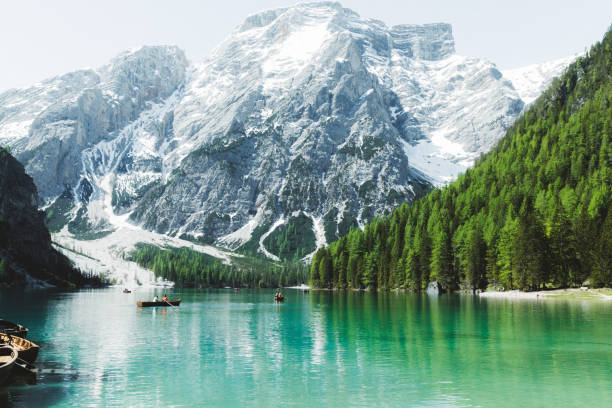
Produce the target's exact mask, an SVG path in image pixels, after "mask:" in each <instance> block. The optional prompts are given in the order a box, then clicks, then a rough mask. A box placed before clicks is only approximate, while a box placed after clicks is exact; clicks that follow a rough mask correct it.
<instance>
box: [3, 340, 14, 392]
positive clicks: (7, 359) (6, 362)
mask: <svg viewBox="0 0 612 408" xmlns="http://www.w3.org/2000/svg"><path fill="white" fill-rule="evenodd" d="M17 355H18V353H17V350H15V349H14V348H13V347H9V346H2V347H0V385H2V384H4V383H5V382H6V380H7V379H8V378H9V376H10V375H11V372H12V371H13V368H14V366H15V361H17Z"/></svg>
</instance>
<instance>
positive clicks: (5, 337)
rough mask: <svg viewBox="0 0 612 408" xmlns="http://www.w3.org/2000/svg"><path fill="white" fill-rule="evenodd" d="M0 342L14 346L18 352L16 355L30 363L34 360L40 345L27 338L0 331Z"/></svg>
mask: <svg viewBox="0 0 612 408" xmlns="http://www.w3.org/2000/svg"><path fill="white" fill-rule="evenodd" d="M0 344H6V345H8V346H11V347H13V348H15V349H16V350H17V353H18V354H19V356H18V357H19V358H20V359H22V360H24V361H26V362H28V363H30V364H32V363H33V362H34V361H36V357H38V351H39V350H40V346H38V345H37V344H34V343H32V342H31V341H29V340H26V339H22V338H21V337H16V336H11V335H9V334H4V333H0Z"/></svg>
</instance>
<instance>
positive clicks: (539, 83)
mask: <svg viewBox="0 0 612 408" xmlns="http://www.w3.org/2000/svg"><path fill="white" fill-rule="evenodd" d="M581 55H582V54H576V55H572V56H570V57H565V58H559V59H557V60H553V61H546V62H543V63H540V64H531V65H527V66H525V67H520V68H515V69H508V70H504V71H502V72H503V74H504V77H505V78H507V79H508V80H509V81H510V82H512V85H513V86H514V89H516V91H517V92H518V94H519V96H520V97H521V99H522V100H523V101H524V102H525V104H526V105H531V104H532V103H533V102H534V101H535V100H536V99H537V97H538V96H540V95H541V94H542V92H544V90H545V89H546V88H548V87H549V86H550V84H551V83H552V80H553V79H554V78H555V77H558V76H559V75H561V74H562V73H563V71H564V70H565V68H567V66H568V65H570V64H571V63H572V62H574V61H575V60H576V59H577V58H578V57H580V56H581Z"/></svg>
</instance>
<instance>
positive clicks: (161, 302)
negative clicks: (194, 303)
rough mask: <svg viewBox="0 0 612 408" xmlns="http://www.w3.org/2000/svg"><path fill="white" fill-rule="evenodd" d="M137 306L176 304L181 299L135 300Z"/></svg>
mask: <svg viewBox="0 0 612 408" xmlns="http://www.w3.org/2000/svg"><path fill="white" fill-rule="evenodd" d="M136 304H137V305H138V307H155V306H178V305H180V304H181V299H175V300H168V301H167V302H164V301H163V300H162V301H159V302H146V301H142V302H137V303H136Z"/></svg>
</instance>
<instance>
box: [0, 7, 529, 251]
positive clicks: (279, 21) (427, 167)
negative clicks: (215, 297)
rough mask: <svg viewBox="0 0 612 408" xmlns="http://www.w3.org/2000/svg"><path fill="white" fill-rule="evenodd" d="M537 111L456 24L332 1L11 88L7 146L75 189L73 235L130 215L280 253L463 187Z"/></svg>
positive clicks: (0, 130)
mask: <svg viewBox="0 0 612 408" xmlns="http://www.w3.org/2000/svg"><path fill="white" fill-rule="evenodd" d="M523 105H524V103H523V101H522V100H521V99H520V97H519V95H518V94H517V92H516V90H515V89H514V88H513V86H512V83H511V82H510V81H508V80H507V79H506V78H505V77H504V76H503V75H502V74H501V72H500V71H498V70H497V69H496V67H495V65H494V64H492V63H490V62H488V61H485V60H481V59H478V58H470V57H463V56H459V55H456V54H455V49H454V40H453V36H452V29H451V27H450V25H448V24H428V25H401V26H396V27H387V26H385V25H384V24H383V23H382V22H380V21H376V20H369V19H363V18H361V17H360V16H359V15H357V14H356V13H355V12H353V11H351V10H348V9H345V8H343V7H342V6H340V5H339V4H338V3H327V2H325V3H313V4H300V5H297V6H295V7H291V8H285V9H278V10H273V11H267V12H264V13H260V14H256V15H253V16H251V17H249V18H247V19H246V21H245V22H244V23H243V24H242V25H241V26H239V27H237V28H236V30H234V32H233V33H232V34H231V35H230V36H229V37H228V38H227V39H226V40H225V41H224V42H223V43H221V44H220V45H219V46H218V47H217V48H216V49H215V50H214V51H213V52H212V53H211V55H210V57H209V58H207V59H206V60H205V61H203V62H201V63H196V64H191V65H189V64H188V63H187V62H186V60H185V57H184V55H183V53H182V52H181V51H180V50H179V49H177V48H175V47H144V48H142V49H140V50H136V51H132V52H128V53H125V54H123V55H121V56H119V57H117V58H116V59H115V60H113V61H112V62H111V63H110V64H108V65H107V66H105V67H102V68H100V69H98V70H84V71H78V72H75V73H72V74H68V75H64V76H61V77H58V78H53V79H51V80H48V81H45V82H42V83H40V84H37V85H35V86H34V87H32V88H29V89H25V90H12V91H8V92H5V93H4V94H0V143H5V144H8V145H10V146H11V148H12V149H13V151H14V152H15V153H16V155H17V157H18V158H19V159H20V160H21V161H22V162H23V163H24V164H25V166H26V170H27V171H28V172H29V173H30V174H31V175H32V176H33V178H34V180H35V182H36V184H37V186H38V187H39V190H40V191H41V194H42V195H43V197H44V198H45V200H47V202H51V201H53V200H54V199H55V198H56V197H58V196H59V195H60V194H62V193H63V195H62V203H63V204H62V205H61V206H57V205H56V206H55V207H53V208H54V209H55V210H58V209H61V211H63V213H64V214H63V217H64V218H62V219H65V220H66V221H68V220H71V222H70V224H69V229H70V231H71V232H74V233H77V234H81V233H83V231H98V232H100V233H102V234H103V233H106V232H108V231H111V230H113V229H114V228H116V227H117V226H118V225H126V224H130V223H131V224H136V225H139V226H141V227H143V228H146V229H149V230H153V231H157V232H159V233H163V234H168V235H172V236H176V237H185V238H189V239H196V240H200V241H204V242H209V243H210V242H216V243H218V244H223V245H227V246H230V247H232V248H236V247H239V246H240V245H243V244H244V243H246V242H247V241H249V240H250V241H251V246H253V244H255V247H259V249H260V250H261V251H262V252H264V253H267V254H269V255H270V256H273V255H274V254H271V253H269V252H268V251H267V249H266V247H265V245H264V241H266V242H269V241H270V238H269V236H270V235H271V234H272V235H273V234H274V233H275V229H276V228H278V227H280V226H281V225H283V224H285V226H291V225H294V226H295V225H298V224H299V225H301V226H303V225H310V227H308V228H312V230H313V231H312V232H314V234H312V233H311V234H309V236H314V237H315V240H316V243H317V244H318V245H321V244H323V243H325V242H326V241H327V242H329V241H331V240H333V239H335V238H336V237H338V236H339V235H342V234H345V233H346V232H347V231H348V229H349V228H350V227H352V226H356V225H360V224H363V223H364V222H366V221H368V220H370V219H371V218H372V217H373V216H377V215H382V214H384V213H387V212H389V211H390V210H391V209H392V208H394V207H395V206H396V205H397V204H398V203H400V202H402V201H405V200H412V199H414V198H415V197H416V196H418V195H419V194H421V193H422V192H423V191H426V190H428V189H429V188H431V186H432V185H438V184H443V183H445V182H446V181H448V180H451V179H452V178H454V177H455V176H456V175H457V173H458V172H460V171H462V170H464V169H465V168H466V167H467V166H468V165H470V164H471V163H472V161H473V160H474V158H475V157H477V156H478V155H479V154H480V153H482V152H485V151H487V150H488V149H489V148H490V147H491V146H493V145H494V144H495V143H496V141H497V140H498V139H499V138H500V137H501V136H502V135H503V133H504V131H505V129H506V128H507V127H508V126H509V125H510V124H511V123H512V122H513V121H514V119H515V118H516V117H517V115H518V114H519V113H520V112H521V110H522V108H523ZM66 201H70V202H73V203H74V205H69V206H67V205H65V202H66ZM56 212H57V211H56ZM304 217H306V218H310V220H311V222H310V223H305V222H304ZM94 236H95V235H94Z"/></svg>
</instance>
